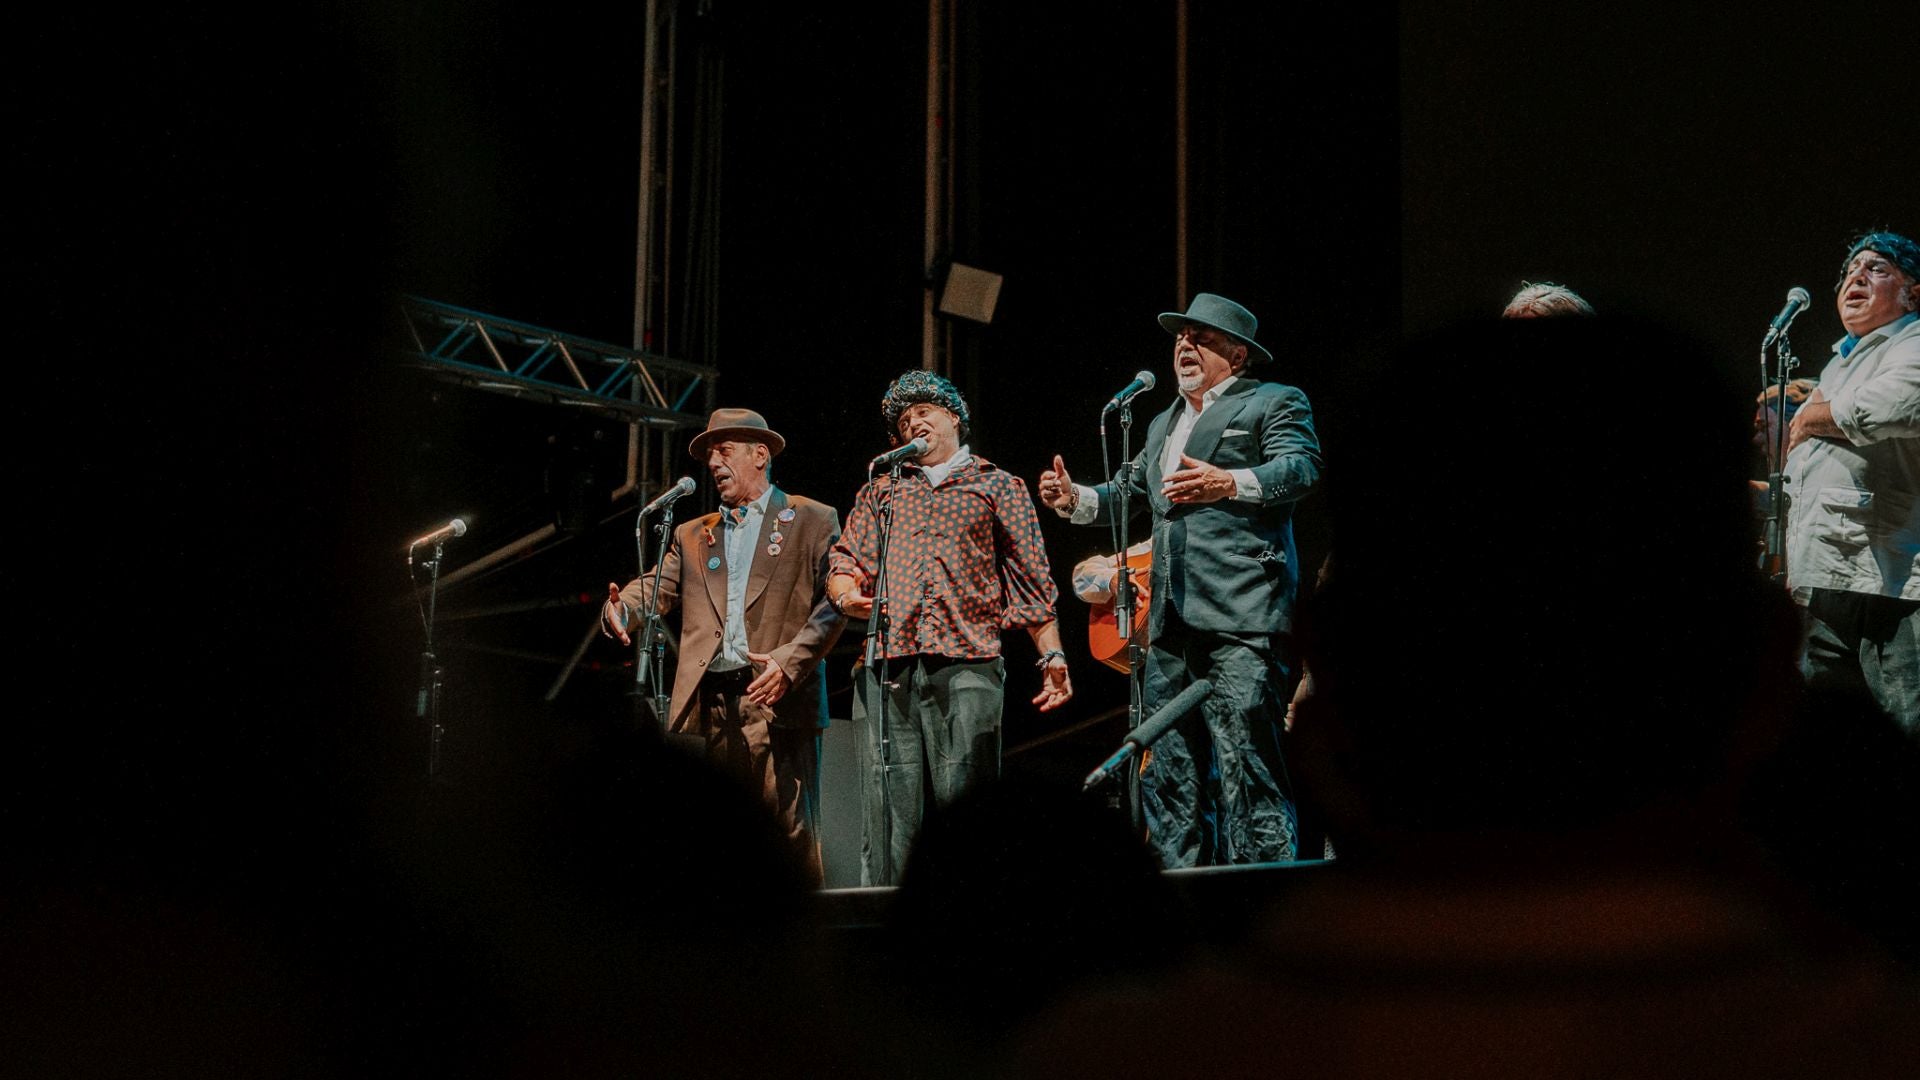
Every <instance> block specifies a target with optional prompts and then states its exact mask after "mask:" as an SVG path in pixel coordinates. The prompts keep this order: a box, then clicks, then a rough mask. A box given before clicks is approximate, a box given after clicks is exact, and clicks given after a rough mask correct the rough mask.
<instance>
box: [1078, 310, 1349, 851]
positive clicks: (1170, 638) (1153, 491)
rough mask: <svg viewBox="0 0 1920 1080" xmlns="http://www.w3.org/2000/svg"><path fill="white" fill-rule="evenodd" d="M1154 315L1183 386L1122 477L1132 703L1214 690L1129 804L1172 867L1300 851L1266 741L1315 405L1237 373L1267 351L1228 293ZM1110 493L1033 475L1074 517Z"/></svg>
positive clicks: (1280, 690)
mask: <svg viewBox="0 0 1920 1080" xmlns="http://www.w3.org/2000/svg"><path fill="white" fill-rule="evenodd" d="M1160 326H1161V328H1162V329H1164V330H1166V331H1167V332H1168V333H1170V334H1172V335H1173V371H1174V377H1175V380H1176V381H1177V383H1178V386H1179V390H1180V394H1179V396H1178V397H1177V398H1176V399H1175V400H1174V402H1173V404H1172V405H1171V406H1170V407H1168V408H1167V410H1166V411H1164V412H1162V413H1161V414H1160V415H1158V416H1156V417H1154V418H1153V423H1152V424H1151V425H1150V426H1149V427H1148V428H1147V440H1146V444H1145V446H1144V448H1143V449H1142V450H1141V451H1140V454H1139V456H1137V457H1136V458H1134V460H1133V462H1132V464H1131V466H1130V469H1129V471H1128V472H1127V474H1126V475H1127V476H1128V478H1129V485H1130V486H1129V490H1130V492H1131V495H1132V502H1131V504H1130V508H1131V510H1133V511H1138V510H1140V509H1142V508H1143V506H1144V507H1151V508H1152V511H1153V574H1152V595H1153V601H1152V604H1151V606H1150V608H1149V614H1148V619H1147V633H1148V636H1149V637H1150V639H1151V642H1152V644H1151V647H1150V648H1149V651H1148V653H1147V660H1146V692H1145V707H1146V709H1147V711H1148V712H1149V713H1152V712H1153V711H1155V710H1157V709H1158V708H1159V707H1160V706H1161V705H1163V704H1165V703H1166V702H1168V701H1171V700H1172V699H1173V698H1174V697H1176V696H1178V694H1179V693H1180V691H1182V690H1184V689H1185V688H1186V687H1187V686H1188V685H1189V684H1191V683H1193V682H1195V681H1197V680H1199V679H1206V680H1208V681H1209V682H1211V683H1212V684H1213V690H1212V692H1211V693H1210V694H1209V695H1208V696H1207V698H1206V699H1205V700H1204V701H1203V702H1202V703H1201V704H1200V706H1199V707H1198V708H1197V709H1195V710H1194V711H1193V712H1192V713H1191V714H1190V715H1188V716H1185V717H1183V718H1181V719H1180V720H1179V721H1178V722H1177V723H1175V724H1174V726H1173V727H1172V728H1171V729H1169V730H1168V732H1167V733H1166V734H1165V735H1163V736H1161V738H1160V740H1159V741H1158V742H1156V743H1154V745H1153V746H1152V747H1151V748H1150V751H1151V757H1150V758H1149V759H1148V762H1147V765H1146V767H1145V770H1144V772H1143V773H1142V775H1141V778H1140V801H1141V809H1142V812H1143V815H1144V817H1145V819H1146V825H1147V831H1148V836H1149V839H1150V840H1151V842H1152V844H1153V847H1154V848H1155V850H1157V851H1158V852H1159V854H1160V860H1161V862H1162V864H1163V865H1165V866H1166V867H1167V868H1169V869H1172V868H1175V867H1186V866H1207V865H1213V864H1226V863H1250V862H1270V861H1275V860H1281V859H1293V858H1297V857H1298V819H1297V817H1296V815H1295V812H1294V807H1293V792H1292V784H1291V782H1290V781H1289V779H1288V777H1287V770H1286V765H1285V763H1284V762H1283V760H1282V758H1281V752H1280V741H1279V740H1280V720H1281V716H1282V714H1283V707H1282V703H1283V702H1285V701H1286V700H1287V697H1288V690H1289V687H1288V685H1287V684H1288V682H1289V681H1290V680H1291V678H1292V676H1293V671H1294V664H1295V661H1294V659H1293V655H1292V653H1293V648H1292V642H1291V630H1292V625H1293V601H1294V592H1295V587H1296V583H1297V581H1298V578H1299V570H1298V566H1297V565H1296V564H1297V563H1298V560H1299V557H1298V555H1297V553H1296V552H1295V549H1294V544H1293V505H1294V504H1295V503H1296V502H1298V501H1300V499H1302V498H1304V497H1305V496H1306V494H1307V493H1308V492H1309V491H1311V490H1313V488H1314V486H1315V485H1316V484H1318V483H1319V480H1320V440H1319V438H1318V436H1316V435H1315V434H1314V430H1313V410H1312V408H1311V407H1310V406H1309V405H1308V403H1307V396H1306V395H1305V394H1303V393H1301V392H1300V391H1299V390H1298V389H1296V388H1294V387H1291V386H1287V385H1284V384H1282V383H1277V382H1261V381H1260V380H1258V379H1255V378H1253V377H1252V376H1251V375H1250V373H1249V368H1250V367H1251V366H1252V365H1253V364H1254V363H1256V362H1260V361H1270V360H1272V359H1273V355H1272V354H1271V353H1269V352H1268V351H1267V350H1266V348H1265V347H1264V346H1262V345H1260V344H1259V343H1258V342H1256V341H1255V340H1254V332H1255V330H1256V329H1257V327H1258V323H1257V321H1256V320H1255V319H1254V317H1253V314H1252V313H1251V312H1249V311H1248V310H1247V309H1246V308H1244V307H1241V306H1240V305H1239V304H1236V303H1234V302H1233V301H1231V300H1228V299H1227V298H1226V297H1223V296H1215V295H1214V294H1212V293H1200V294H1198V295H1197V296H1195V297H1194V298H1193V302H1192V303H1191V304H1190V305H1188V307H1187V310H1186V311H1185V312H1171V311H1170V312H1166V313H1163V314H1162V315H1161V316H1160ZM1118 479H1119V477H1115V481H1117V480H1118ZM1115 491H1116V487H1115V482H1114V481H1109V482H1108V483H1104V484H1101V485H1099V486H1098V487H1085V486H1082V485H1079V484H1075V483H1074V482H1073V477H1072V476H1070V475H1068V473H1067V467H1066V464H1065V463H1064V462H1063V461H1062V460H1061V459H1060V458H1059V456H1057V455H1056V456H1055V457H1054V459H1053V468H1051V469H1048V470H1046V471H1045V472H1042V473H1041V474H1040V500H1041V501H1042V502H1044V503H1046V504H1047V505H1048V506H1051V507H1053V508H1054V509H1055V510H1056V511H1058V512H1059V513H1060V515H1061V516H1063V517H1068V518H1071V519H1072V520H1073V521H1074V522H1075V523H1076V524H1085V525H1093V524H1106V523H1108V522H1109V521H1111V520H1112V514H1113V509H1114V502H1115Z"/></svg>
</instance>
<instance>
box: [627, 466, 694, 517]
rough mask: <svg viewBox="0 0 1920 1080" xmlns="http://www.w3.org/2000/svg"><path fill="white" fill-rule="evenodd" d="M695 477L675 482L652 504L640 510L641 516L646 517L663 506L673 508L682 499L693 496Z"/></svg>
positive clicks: (685, 477) (657, 496)
mask: <svg viewBox="0 0 1920 1080" xmlns="http://www.w3.org/2000/svg"><path fill="white" fill-rule="evenodd" d="M694 487H695V485H694V482H693V477H691V476H683V477H681V478H680V479H678V480H675V481H674V482H673V486H672V487H670V488H668V489H667V490H665V491H663V492H661V493H660V494H658V495H656V496H654V499H653V501H652V502H650V503H648V504H647V505H645V506H643V507H641V508H640V516H641V517H646V516H647V515H648V514H651V513H653V512H654V511H655V510H658V509H660V508H661V507H663V506H671V505H673V504H674V503H675V502H678V501H679V500H680V499H681V498H683V497H685V496H688V495H691V494H693V489H694Z"/></svg>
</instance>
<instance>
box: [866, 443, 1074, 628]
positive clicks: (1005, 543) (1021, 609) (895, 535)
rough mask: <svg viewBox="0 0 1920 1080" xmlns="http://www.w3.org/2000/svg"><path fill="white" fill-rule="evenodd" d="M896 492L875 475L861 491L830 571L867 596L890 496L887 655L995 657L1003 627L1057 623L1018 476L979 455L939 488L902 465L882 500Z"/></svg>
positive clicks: (1036, 527)
mask: <svg viewBox="0 0 1920 1080" xmlns="http://www.w3.org/2000/svg"><path fill="white" fill-rule="evenodd" d="M892 488H893V481H892V478H891V477H888V476H880V477H876V478H875V479H873V480H871V481H869V482H868V483H867V485H866V486H865V487H862V488H861V489H860V493H859V495H857V496H856V497H855V498H854V504H853V510H852V511H851V512H850V513H849V514H848V515H847V524H846V529H845V531H843V532H842V533H841V534H840V542H839V543H837V544H835V545H834V546H833V552H832V554H831V555H830V556H829V569H828V572H829V573H830V574H847V575H849V576H851V577H852V578H853V579H854V581H855V582H857V583H858V584H859V586H860V590H861V591H862V592H865V593H867V594H868V595H872V594H873V587H874V579H875V577H876V576H877V570H878V567H879V551H878V546H879V519H878V515H879V511H880V504H881V502H882V500H883V499H886V501H888V502H889V503H890V508H891V511H892V515H893V527H892V529H891V534H890V536H889V538H888V542H887V578H888V589H887V614H888V615H889V617H890V619H891V625H890V626H889V629H888V632H887V641H886V647H887V652H888V654H889V655H892V656H912V655H915V654H921V653H924V654H927V655H930V656H947V657H956V658H961V659H969V660H981V659H989V658H992V657H995V656H999V655H1000V633H1001V631H1003V630H1007V629H1011V628H1013V627H1032V626H1041V625H1044V624H1046V623H1049V622H1052V621H1053V619H1054V602H1055V600H1056V599H1058V597H1059V590H1058V589H1057V588H1055V586H1054V584H1053V573H1052V571H1051V570H1050V569H1049V568H1048V566H1047V553H1046V549H1045V548H1044V547H1043V546H1042V543H1041V539H1040V522H1039V519H1038V518H1037V517H1036V516H1035V514H1034V511H1033V499H1032V498H1031V497H1030V496H1029V495H1028V494H1027V486H1026V484H1025V483H1023V482H1022V481H1021V480H1020V478H1019V477H1017V476H1014V475H1012V474H1010V473H1007V472H1004V471H1002V470H1001V469H1000V468H998V467H997V466H995V465H994V464H993V463H991V462H989V461H986V460H984V459H982V458H980V457H975V458H973V459H972V460H971V461H970V462H968V463H966V464H963V465H961V466H959V467H958V468H956V469H955V470H954V471H953V474H952V475H951V476H949V477H948V478H947V479H946V481H945V482H944V483H942V484H941V485H940V486H939V487H934V486H932V485H931V484H929V483H927V479H926V476H925V475H924V474H922V473H921V471H920V470H919V468H917V467H916V466H913V465H908V466H907V467H906V468H904V469H903V470H902V471H901V478H900V484H899V486H898V489H897V490H892V494H891V496H890V498H888V497H887V493H888V492H889V490H890V489H892Z"/></svg>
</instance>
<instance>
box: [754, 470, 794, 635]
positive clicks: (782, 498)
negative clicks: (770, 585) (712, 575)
mask: <svg viewBox="0 0 1920 1080" xmlns="http://www.w3.org/2000/svg"><path fill="white" fill-rule="evenodd" d="M786 508H787V493H786V492H784V491H781V490H780V489H779V488H774V489H773V493H772V494H771V495H769V496H767V512H766V514H765V515H764V516H763V517H762V518H761V521H760V538H759V539H758V540H756V541H754V545H753V569H752V570H751V571H749V572H748V574H747V607H748V608H749V609H751V608H752V607H753V602H754V601H755V600H758V599H760V594H761V593H763V592H766V591H767V581H768V579H770V578H772V577H773V560H775V559H777V558H779V557H780V556H778V555H769V554H767V551H768V548H769V547H770V546H771V545H772V544H773V534H774V533H780V534H781V538H782V539H783V540H784V541H786V543H783V544H781V545H780V550H781V552H782V553H783V554H784V553H785V552H786V549H787V548H786V544H787V543H791V542H792V541H793V536H792V535H791V534H792V531H793V530H791V529H786V528H783V527H782V525H783V523H782V522H781V520H780V511H782V510H785V509H786ZM784 524H788V525H790V524H792V522H786V523H784Z"/></svg>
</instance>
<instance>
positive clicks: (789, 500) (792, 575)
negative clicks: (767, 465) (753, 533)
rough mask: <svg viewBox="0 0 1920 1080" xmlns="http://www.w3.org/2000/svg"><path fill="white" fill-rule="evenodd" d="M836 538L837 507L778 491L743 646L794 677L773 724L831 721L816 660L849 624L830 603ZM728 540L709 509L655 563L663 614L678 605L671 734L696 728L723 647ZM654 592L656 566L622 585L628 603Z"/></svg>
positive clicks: (763, 528)
mask: <svg viewBox="0 0 1920 1080" xmlns="http://www.w3.org/2000/svg"><path fill="white" fill-rule="evenodd" d="M786 510H792V511H793V520H791V521H781V520H780V515H781V513H782V512H783V511H786ZM776 532H778V533H780V535H781V543H780V553H779V554H778V555H773V554H769V550H770V547H771V545H772V543H773V534H774V533H776ZM709 536H711V537H712V538H713V542H712V543H708V539H707V538H708V537H709ZM839 538H840V514H839V512H838V511H836V510H835V509H834V508H833V507H831V506H828V505H826V504H825V503H818V502H814V501H813V500H812V499H808V498H804V497H802V496H799V495H788V494H787V493H786V492H784V491H781V490H780V489H779V488H777V487H776V488H774V489H773V494H772V495H771V496H769V497H768V499H767V513H766V517H765V518H763V519H762V521H761V525H760V538H759V541H758V542H757V543H756V544H755V545H754V550H753V566H752V568H751V569H750V570H749V571H748V577H747V647H748V648H749V649H751V650H753V651H754V652H757V653H768V654H771V655H772V656H773V662H774V663H776V664H779V665H780V668H781V670H782V671H785V672H786V673H787V678H788V680H790V681H791V683H792V685H791V686H789V687H788V688H787V693H786V696H784V697H782V698H781V699H780V700H779V701H778V702H776V703H775V704H774V707H773V722H774V723H776V724H781V725H785V726H790V727H808V728H819V727H825V726H826V724H827V694H826V680H825V679H823V678H820V677H819V669H820V661H821V659H823V658H824V657H825V656H826V655H827V652H828V650H830V649H832V648H833V643H834V642H835V641H837V640H839V638H840V631H842V630H844V629H845V628H846V625H847V620H846V617H845V616H843V615H841V614H840V613H839V612H838V611H835V610H834V608H833V605H832V604H831V603H829V602H828V601H827V551H828V549H830V548H832V547H833V543H834V541H835V540H838V539H839ZM725 545H726V540H725V538H724V534H723V533H722V531H721V525H720V515H719V514H718V513H712V514H703V515H701V516H700V517H697V518H695V519H693V520H692V521H688V522H686V523H685V524H682V525H681V526H680V527H678V528H676V529H674V530H673V543H672V544H671V545H669V546H668V548H667V554H666V557H665V558H664V559H663V560H662V561H661V564H660V566H659V572H660V611H661V612H662V613H663V614H664V613H666V612H669V611H672V610H673V609H674V608H675V607H676V606H677V607H679V608H680V663H679V665H678V667H677V668H676V669H675V671H674V676H673V701H672V704H671V705H670V706H669V708H668V711H669V712H670V713H671V714H672V717H673V719H672V721H671V723H669V724H668V725H667V730H668V731H670V732H675V733H678V732H686V731H695V730H697V727H696V720H695V717H694V715H693V713H694V691H695V689H697V688H698V687H699V685H700V678H701V676H703V675H705V674H706V671H707V664H708V663H710V662H711V661H712V660H713V658H714V657H715V656H718V655H719V654H720V643H721V636H722V634H723V633H724V632H725V628H726V624H727V565H726V547H725ZM716 556H717V557H718V558H719V559H720V565H719V567H718V568H717V569H714V570H709V569H707V562H708V560H710V559H712V558H714V557H716ZM652 591H653V571H652V570H651V569H650V570H649V571H648V572H647V573H645V574H642V575H641V576H640V577H638V578H635V579H634V580H632V581H630V582H628V583H627V587H626V588H624V589H622V590H620V599H622V600H624V601H626V603H627V606H628V607H629V608H630V609H635V610H644V605H645V604H646V602H647V597H648V595H649V594H651V593H652Z"/></svg>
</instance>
